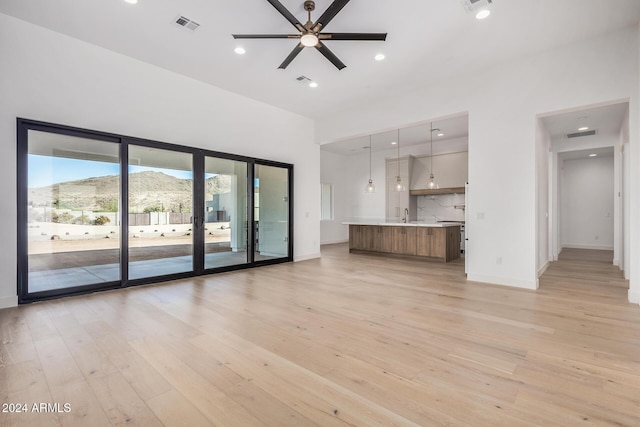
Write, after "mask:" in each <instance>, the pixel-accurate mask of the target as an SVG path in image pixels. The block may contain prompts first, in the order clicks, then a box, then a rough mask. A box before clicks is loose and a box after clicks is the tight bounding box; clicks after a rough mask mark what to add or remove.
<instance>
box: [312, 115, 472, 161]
mask: <svg viewBox="0 0 640 427" xmlns="http://www.w3.org/2000/svg"><path fill="white" fill-rule="evenodd" d="M431 126H433V129H434V132H433V142H434V144H437V143H439V142H445V143H446V142H447V141H451V140H459V139H461V138H463V139H467V140H468V137H469V117H468V115H466V114H464V115H460V116H457V117H452V118H448V119H442V120H435V121H433V122H432V123H429V122H426V123H419V124H415V125H413V126H408V127H404V128H401V129H394V130H390V131H386V132H380V133H376V134H374V135H371V150H372V151H374V152H375V151H384V150H389V149H392V148H395V147H397V146H396V145H395V144H392V142H396V143H397V141H398V137H399V139H400V148H407V147H410V146H414V145H426V144H428V143H429V142H430V141H431V139H430V135H429V129H430V127H431ZM438 130H439V131H438ZM440 133H442V134H443V135H442V136H438V135H439V134H440ZM458 145H460V144H457V146H458ZM368 146H369V135H365V136H360V137H356V138H350V139H348V140H343V141H337V142H333V143H330V144H323V145H321V146H320V149H321V150H324V151H329V152H332V153H336V154H342V155H352V154H360V153H362V150H363V149H364V148H365V147H368ZM465 146H466V144H465ZM434 152H437V150H435V147H434Z"/></svg>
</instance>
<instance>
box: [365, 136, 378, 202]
mask: <svg viewBox="0 0 640 427" xmlns="http://www.w3.org/2000/svg"><path fill="white" fill-rule="evenodd" d="M364 191H366V192H367V193H375V192H376V186H375V185H373V179H371V135H369V183H368V184H367V186H366V187H365V189H364Z"/></svg>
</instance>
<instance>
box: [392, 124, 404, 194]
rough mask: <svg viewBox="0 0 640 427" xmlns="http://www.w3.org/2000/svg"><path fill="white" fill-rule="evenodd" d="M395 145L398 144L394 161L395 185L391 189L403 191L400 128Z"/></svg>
mask: <svg viewBox="0 0 640 427" xmlns="http://www.w3.org/2000/svg"><path fill="white" fill-rule="evenodd" d="M396 145H397V146H398V158H397V161H396V165H397V167H398V169H397V173H398V174H397V175H396V185H395V186H394V188H393V189H394V190H395V191H405V188H404V184H403V183H402V178H400V129H398V140H397V144H396Z"/></svg>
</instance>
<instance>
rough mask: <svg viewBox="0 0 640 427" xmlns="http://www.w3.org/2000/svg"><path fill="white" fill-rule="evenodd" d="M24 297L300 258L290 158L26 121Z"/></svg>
mask: <svg viewBox="0 0 640 427" xmlns="http://www.w3.org/2000/svg"><path fill="white" fill-rule="evenodd" d="M17 148H18V150H17V151H18V176H17V182H18V295H19V301H20V302H21V303H24V302H31V301H37V300H40V299H46V298H54V297H59V296H65V295H72V294H79V293H84V292H93V291H95V290H100V289H114V288H119V287H126V286H131V285H138V284H145V283H152V282H157V281H161V280H171V279H178V278H184V277H189V276H195V275H201V274H206V273H213V272H217V271H227V270H233V269H238V268H246V267H250V266H258V265H264V264H273V263H278V262H287V261H292V259H293V256H292V255H293V244H292V230H293V224H292V212H293V210H292V206H291V193H292V174H293V167H292V166H291V165H288V164H284V163H277V162H272V161H266V160H259V159H254V158H250V157H243V156H238V155H232V154H224V153H218V152H213V151H206V150H202V149H196V148H190V147H184V146H178V145H173V144H166V143H160V142H155V141H147V140H139V139H135V138H130V137H126V136H120V135H114V134H107V133H102V132H96V131H90V130H84V129H77V128H70V127H67V126H60V125H53V124H48V123H42V122H35V121H31V120H25V119H18V147H17Z"/></svg>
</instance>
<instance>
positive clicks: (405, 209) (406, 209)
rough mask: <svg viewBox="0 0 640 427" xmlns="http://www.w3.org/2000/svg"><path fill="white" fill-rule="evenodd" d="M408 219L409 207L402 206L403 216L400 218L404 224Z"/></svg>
mask: <svg viewBox="0 0 640 427" xmlns="http://www.w3.org/2000/svg"><path fill="white" fill-rule="evenodd" d="M408 219H409V209H408V208H404V217H403V218H402V222H404V223H405V224H406V223H407V220H408Z"/></svg>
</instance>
